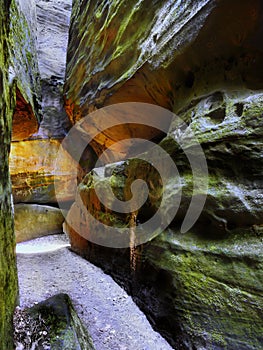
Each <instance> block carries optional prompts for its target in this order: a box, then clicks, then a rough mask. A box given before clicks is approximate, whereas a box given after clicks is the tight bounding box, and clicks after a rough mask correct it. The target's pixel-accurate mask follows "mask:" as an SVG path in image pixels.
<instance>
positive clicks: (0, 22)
mask: <svg viewBox="0 0 263 350" xmlns="http://www.w3.org/2000/svg"><path fill="white" fill-rule="evenodd" d="M10 12H11V11H10V2H8V1H3V0H1V1H0V105H1V108H0V127H1V132H0V143H1V163H0V195H1V201H0V315H1V317H0V339H1V349H3V350H11V349H13V343H12V334H13V331H12V317H13V311H14V307H15V303H16V301H17V291H18V289H17V274H16V262H15V252H14V249H15V241H14V232H13V214H12V208H11V205H12V204H11V184H10V177H9V170H8V155H9V150H10V142H11V126H12V113H13V108H14V97H13V94H14V92H15V89H14V87H12V86H10V85H9V76H8V68H9V64H10V56H9V52H8V46H9V38H10V37H9V35H10V27H9V25H10V22H9V21H10V17H9V16H10Z"/></svg>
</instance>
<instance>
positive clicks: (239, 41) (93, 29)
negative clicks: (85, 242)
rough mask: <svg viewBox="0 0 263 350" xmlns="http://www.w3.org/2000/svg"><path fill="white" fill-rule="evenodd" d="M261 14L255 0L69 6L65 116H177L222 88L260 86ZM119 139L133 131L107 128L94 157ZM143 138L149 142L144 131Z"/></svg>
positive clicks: (261, 73) (253, 87) (83, 3)
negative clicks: (132, 108) (148, 110)
mask: <svg viewBox="0 0 263 350" xmlns="http://www.w3.org/2000/svg"><path fill="white" fill-rule="evenodd" d="M261 13H262V4H261V2H260V1H254V2H253V3H251V2H249V1H245V2H243V3H242V5H240V4H239V2H238V1H231V2H229V1H221V2H220V3H218V2H216V1H199V2H198V4H197V3H196V2H192V1H186V2H184V5H183V6H182V4H181V3H180V2H175V3H173V4H170V3H169V2H168V1H165V2H161V3H157V2H156V3H155V4H152V5H151V6H150V8H149V7H148V6H145V4H144V3H143V2H141V3H137V2H136V1H132V2H129V4H127V3H125V5H124V2H122V1H119V2H112V3H107V2H101V3H97V2H95V1H85V0H82V1H75V3H74V6H73V16H72V25H71V28H70V36H69V48H68V64H67V76H66V84H65V99H66V109H67V113H68V115H69V118H70V119H71V121H72V122H75V121H76V120H79V119H80V118H83V117H84V116H86V115H87V114H88V113H89V112H91V111H93V110H94V109H97V108H100V107H104V106H106V105H110V104H113V103H120V102H127V101H140V102H148V103H153V104H158V105H159V106H163V107H165V108H168V109H170V110H172V111H174V112H175V113H177V112H178V111H180V109H182V108H184V107H185V106H186V105H187V104H188V103H189V102H190V101H191V100H195V99H197V98H198V97H200V96H204V95H207V94H210V93H211V92H212V91H217V90H220V89H222V87H223V88H224V90H226V89H230V90H231V89H234V90H236V89H240V90H242V89H245V88H248V89H260V88H261V87H262V85H261V81H262V75H263V72H262V68H261V63H260V62H261V60H262V42H261V40H260V39H259V38H260V34H259V33H260V32H261V30H262V29H261V24H260V23H261ZM233 14H235V15H234V16H233ZM145 122H146V124H147V120H145ZM94 124H95V126H96V122H94ZM98 129H99V126H98ZM137 129H141V128H138V127H137ZM128 130H129V131H128ZM155 132H156V131H155ZM157 134H158V133H157ZM120 135H121V137H124V136H126V137H128V138H129V137H134V135H136V126H135V127H134V129H133V128H131V129H130V128H127V129H126V131H123V130H121V132H120V130H119V129H118V128H114V129H113V130H107V131H105V132H103V133H101V134H100V135H99V136H98V137H97V138H96V139H95V142H94V143H93V147H94V149H96V150H97V153H98V154H99V153H101V148H103V145H105V146H106V147H108V145H109V144H110V143H111V142H113V141H116V140H118V139H119V138H120ZM144 136H145V137H146V138H150V137H151V138H152V137H154V135H152V133H150V130H149V128H148V129H147V128H145V130H144ZM155 136H156V133H155ZM109 139H110V140H112V141H110V140H109Z"/></svg>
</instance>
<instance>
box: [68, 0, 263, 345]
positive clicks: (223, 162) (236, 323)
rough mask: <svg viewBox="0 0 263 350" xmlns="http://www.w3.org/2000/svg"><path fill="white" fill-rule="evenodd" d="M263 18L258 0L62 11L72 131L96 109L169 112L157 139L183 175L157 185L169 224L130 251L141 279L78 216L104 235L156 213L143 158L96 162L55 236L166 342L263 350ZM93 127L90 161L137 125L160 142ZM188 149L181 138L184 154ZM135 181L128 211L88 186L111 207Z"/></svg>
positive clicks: (125, 257) (81, 4) (84, 5)
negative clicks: (136, 194) (114, 284)
mask: <svg viewBox="0 0 263 350" xmlns="http://www.w3.org/2000/svg"><path fill="white" fill-rule="evenodd" d="M262 17H263V7H262V4H261V2H260V1H253V2H249V1H244V2H242V4H240V2H238V1H235V0H233V1H225V0H222V1H220V2H216V1H202V2H198V5H197V4H196V3H194V2H191V1H187V2H184V6H182V4H181V3H178V2H176V3H173V4H170V2H162V4H159V3H155V4H153V5H152V6H151V7H150V8H149V7H147V6H145V3H144V2H140V3H136V2H131V3H129V4H127V3H125V4H124V3H123V2H121V1H120V2H114V3H111V4H109V3H108V2H107V3H106V2H101V3H97V2H93V1H89V2H87V1H84V0H83V1H75V4H74V6H73V17H72V23H71V28H70V40H69V52H68V66H67V79H66V84H65V99H66V108H67V113H68V115H69V117H70V119H71V120H72V122H73V123H75V122H76V121H77V120H80V119H81V118H83V117H85V116H86V115H87V114H88V113H89V112H91V111H94V110H96V109H98V108H100V107H104V106H108V105H111V104H113V103H120V102H128V101H137V102H148V103H153V104H157V105H160V106H162V107H165V108H168V109H169V110H170V111H173V112H174V113H176V114H177V115H178V116H179V117H180V119H178V118H175V120H174V121H173V122H172V124H171V127H170V130H169V132H168V134H167V136H166V137H165V138H164V139H163V140H162V141H161V143H160V144H159V145H160V146H161V147H162V148H163V150H164V151H165V152H166V153H167V157H171V158H172V159H173V160H174V162H175V164H176V166H177V168H178V170H179V173H180V185H178V179H177V178H176V177H171V178H170V181H168V182H167V184H166V186H167V188H166V189H168V191H170V193H171V197H170V198H169V197H168V198H167V200H166V201H165V203H164V204H165V210H163V212H162V218H163V219H164V220H165V219H166V216H167V217H168V216H170V215H171V212H173V209H174V205H175V203H174V200H171V198H173V197H172V195H173V194H174V195H175V196H176V195H177V194H179V191H180V190H181V191H182V197H181V202H180V207H179V210H178V212H177V214H176V215H175V217H174V220H173V222H172V224H171V226H170V229H169V230H168V231H166V232H165V233H163V234H162V235H160V236H158V237H157V238H156V239H154V240H152V241H150V242H149V243H147V244H146V245H145V246H142V247H141V248H135V250H134V254H135V255H137V257H136V259H137V265H136V266H135V269H137V270H138V272H137V277H136V278H137V281H139V283H138V284H136V281H135V282H134V285H133V283H132V282H131V276H134V266H133V267H132V273H131V274H130V270H129V268H130V262H131V261H130V258H131V257H130V253H129V251H128V249H126V250H125V249H124V250H118V249H110V248H105V247H104V248H103V247H101V246H98V245H96V244H93V243H91V242H90V241H89V240H90V239H91V240H93V238H92V237H94V236H95V237H96V236H98V237H99V236H100V235H102V236H103V234H104V232H102V231H100V230H99V226H98V225H96V223H95V224H94V221H92V222H91V221H90V220H87V216H86V215H85V211H86V209H88V211H89V212H90V213H91V214H92V215H93V217H95V218H96V219H97V220H99V221H101V222H103V223H104V224H107V225H110V226H113V227H115V226H116V227H129V225H130V224H131V216H132V215H133V216H134V215H135V216H136V220H135V221H134V220H133V222H135V223H136V225H137V229H139V223H143V222H146V221H147V220H148V219H149V218H150V217H151V216H152V215H154V214H155V213H156V212H158V210H159V207H160V202H161V198H162V193H163V191H164V188H162V183H161V181H160V178H159V177H158V174H157V173H156V171H154V170H153V169H152V167H151V165H150V164H149V163H148V164H145V163H144V162H143V161H141V160H138V159H128V160H127V161H125V162H123V163H122V164H116V165H115V169H114V170H113V172H112V171H111V170H110V169H111V168H112V166H106V168H105V169H104V170H101V169H100V170H94V171H93V172H91V173H89V174H88V175H86V177H85V178H84V179H83V181H82V183H81V184H80V186H79V188H78V196H77V198H76V203H75V204H74V205H73V206H72V208H71V210H70V212H69V214H68V218H67V225H66V226H65V229H66V230H67V231H68V233H69V235H70V236H71V243H72V247H73V249H75V251H77V252H79V253H80V254H82V255H84V256H86V257H87V258H89V259H91V260H92V261H93V262H95V263H97V264H100V266H102V267H103V268H104V269H106V270H107V272H110V273H112V274H113V275H114V276H115V278H116V279H118V281H119V282H120V283H122V284H123V285H125V286H126V288H128V289H129V290H130V292H131V293H133V295H134V296H135V298H136V299H137V301H138V303H139V304H140V305H141V307H142V308H144V310H146V311H147V314H148V316H149V317H150V318H151V320H152V322H153V324H155V326H156V327H157V328H159V329H160V328H161V329H162V331H163V333H164V334H165V335H166V337H167V338H168V339H169V340H170V342H171V343H172V344H173V345H174V346H175V348H182V349H196V348H198V349H201V348H212V349H225V348H231V349H251V350H252V349H255V348H260V347H261V344H262V327H263V322H262V311H261V310H262V300H263V290H262V283H261V279H260V275H261V274H262V254H261V251H262V248H263V241H262V224H263V212H262V190H263V189H262V181H261V177H262V170H261V169H262V165H263V164H262V159H263V158H262V141H261V140H262V134H263V129H262V110H263V108H262V107H263V105H262V101H263V99H262V88H263V70H262V62H263V56H262V52H263V50H262V49H263V47H262V40H260V36H261V33H262V32H263V27H262ZM147 118H149V116H148V115H147V116H146V118H145V121H144V122H145V124H146V125H147ZM113 120H114V119H113ZM116 120H117V121H118V118H117V119H116ZM119 122H121V118H120V120H119ZM161 122H162V121H161V120H160V123H161ZM138 124H139V123H138ZM102 126H103V123H101V119H100V118H98V120H96V119H95V118H94V120H93V122H92V124H91V129H89V128H88V126H87V127H86V128H85V132H86V133H87V134H89V130H91V132H93V131H94V129H95V130H96V129H97V130H98V136H96V137H95V138H94V139H93V142H92V146H93V148H94V150H95V151H96V152H97V154H98V155H100V154H101V153H102V152H103V151H104V150H105V149H106V148H108V147H109V146H111V145H113V144H114V143H115V142H116V141H118V140H120V139H123V138H134V137H136V135H138V133H137V134H136V130H139V132H140V136H141V137H145V138H154V137H157V138H158V137H160V136H162V135H161V133H158V131H156V133H155V134H154V133H153V130H151V129H149V128H147V127H146V128H145V132H144V129H140V128H139V126H138V125H136V120H135V125H134V126H135V128H134V129H133V128H130V127H128V128H125V127H123V125H122V126H121V128H120V127H115V128H111V129H107V130H103V128H102ZM190 129H191V130H192V132H193V133H194V135H195V137H196V138H197V140H198V142H199V144H201V146H202V148H203V150H204V155H205V158H206V161H207V165H208V172H209V175H208V179H207V178H205V177H204V178H203V181H202V175H201V177H200V179H199V180H200V183H202V182H203V183H205V181H206V180H208V190H207V193H206V191H205V187H204V188H203V187H202V186H200V187H197V190H196V191H195V192H194V193H193V181H194V178H193V174H192V169H191V164H190V165H189V162H188V160H187V158H186V157H185V154H184V153H185V149H183V150H182V149H180V147H179V145H180V142H178V140H180V139H181V140H184V139H187V137H188V138H189V135H191V134H189V130H190ZM120 131H121V132H120ZM191 147H192V144H191V142H189V143H188V145H187V149H188V150H189V152H191V149H192V150H193V148H191ZM123 151H124V152H123V153H126V155H129V150H123ZM155 161H156V162H158V159H155ZM159 162H162V158H161V157H160V158H159ZM153 163H154V162H153ZM113 168H114V167H113ZM137 178H140V179H143V180H144V181H145V182H146V183H147V185H148V187H149V195H148V198H147V201H146V203H145V204H144V205H143V207H142V208H141V209H139V210H138V211H137V212H135V213H128V214H126V213H116V212H114V211H113V210H111V209H109V208H107V207H106V205H104V204H102V203H101V202H100V200H99V198H98V196H97V194H96V190H95V189H96V188H102V189H103V188H104V187H103V186H104V185H105V184H106V183H107V184H110V186H111V187H112V190H113V192H114V194H115V196H116V197H117V199H118V200H121V201H128V200H130V198H131V184H132V182H133V181H134V179H137ZM107 193H108V192H107V188H106V187H105V191H104V194H105V196H106V197H107ZM206 195H207V197H206V204H205V207H204V210H203V211H202V214H201V215H200V217H199V220H198V221H197V222H196V224H195V226H194V227H192V229H191V230H189V232H187V233H185V235H183V234H182V233H180V228H181V225H182V222H183V220H184V217H185V215H186V213H187V209H188V207H189V204H190V201H191V199H192V198H193V197H195V196H196V197H197V198H198V196H201V197H204V196H206ZM113 201H114V200H112V199H109V200H108V203H109V204H111V203H112V202H113ZM136 225H135V226H136ZM132 227H133V230H134V225H133V226H132ZM135 230H136V229H135ZM135 235H136V234H135ZM135 238H136V237H135ZM93 241H94V240H93ZM135 245H136V240H135ZM141 250H142V251H143V252H141ZM136 259H135V260H136ZM140 272H142V273H140Z"/></svg>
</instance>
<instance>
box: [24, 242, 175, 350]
mask: <svg viewBox="0 0 263 350" xmlns="http://www.w3.org/2000/svg"><path fill="white" fill-rule="evenodd" d="M17 263H18V276H19V287H20V305H21V307H28V306H32V305H33V304H34V303H36V302H40V301H42V300H44V299H46V298H48V297H50V296H52V295H54V294H56V293H59V292H63V293H67V294H69V296H70V297H71V299H72V302H73V304H74V306H75V309H76V311H77V312H78V314H79V316H80V318H81V319H82V321H83V323H84V324H85V325H86V327H87V328H88V330H89V332H90V334H91V336H92V338H93V342H94V345H95V347H96V349H97V350H166V349H167V350H168V349H172V348H171V346H170V345H169V344H168V343H167V342H166V341H165V340H164V339H163V338H162V337H161V336H160V335H159V334H158V333H156V332H155V331H154V330H153V329H152V327H151V325H150V324H149V322H148V320H147V319H146V317H145V315H144V314H143V313H142V312H141V311H140V310H139V308H138V307H137V306H136V305H135V304H134V302H133V300H132V299H131V297H130V296H128V295H127V294H126V292H125V291H124V290H123V289H122V288H121V287H120V286H118V285H117V284H116V283H115V282H114V281H113V279H112V278H111V277H110V276H108V275H106V274H104V273H103V271H102V270H101V269H99V268H98V267H96V266H94V265H92V264H90V263H89V262H88V261H86V260H84V259H82V258H81V257H79V256H77V255H76V254H74V253H72V252H71V251H70V250H69V249H68V243H67V241H66V239H65V237H64V235H56V236H49V237H43V238H39V239H36V240H33V241H30V242H24V243H20V244H18V245H17Z"/></svg>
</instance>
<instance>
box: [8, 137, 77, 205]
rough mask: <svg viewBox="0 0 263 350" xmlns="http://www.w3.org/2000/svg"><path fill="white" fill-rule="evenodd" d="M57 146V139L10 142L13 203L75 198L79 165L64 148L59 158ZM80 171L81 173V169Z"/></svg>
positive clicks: (47, 201)
mask: <svg viewBox="0 0 263 350" xmlns="http://www.w3.org/2000/svg"><path fill="white" fill-rule="evenodd" d="M59 148H60V141H59V140H48V139H42V140H27V141H21V142H13V143H12V147H11V153H10V164H9V168H10V173H11V179H12V193H13V198H14V202H15V203H18V202H24V203H26V202H30V203H56V202H57V200H60V201H62V202H63V201H70V200H73V199H74V197H75V192H74V188H75V186H74V184H75V182H77V176H76V174H77V172H78V171H77V170H78V169H79V166H78V164H77V163H76V162H75V161H74V160H73V159H72V157H71V156H70V155H69V154H68V153H67V152H66V151H65V152H63V153H62V156H61V157H59V158H58V157H57V154H58V151H59ZM79 174H80V176H81V170H79ZM55 183H56V188H55V187H54V184H55Z"/></svg>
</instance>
